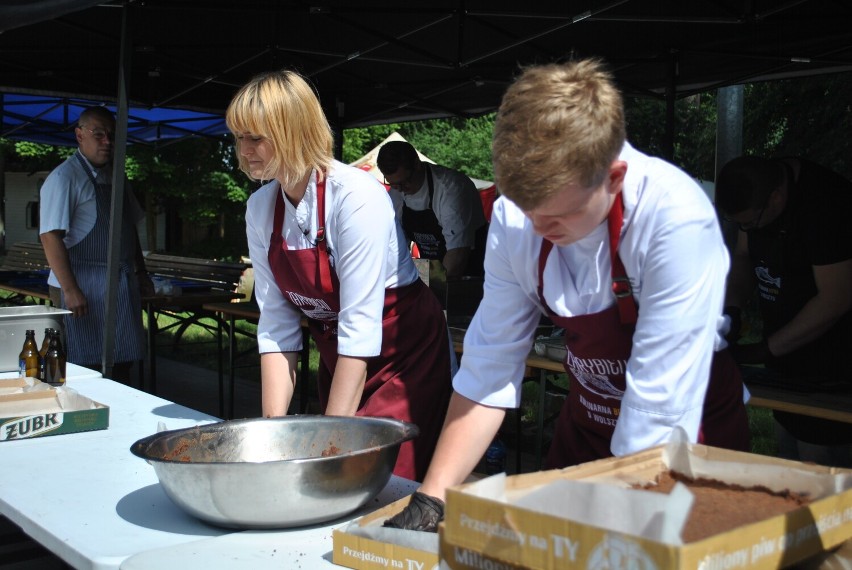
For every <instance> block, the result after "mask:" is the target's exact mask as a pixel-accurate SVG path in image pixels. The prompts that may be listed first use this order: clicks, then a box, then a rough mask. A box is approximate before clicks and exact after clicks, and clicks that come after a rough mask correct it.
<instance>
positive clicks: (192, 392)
mask: <svg viewBox="0 0 852 570" xmlns="http://www.w3.org/2000/svg"><path fill="white" fill-rule="evenodd" d="M235 383H236V387H235V394H234V395H235V398H234V418H254V417H259V416H260V415H261V411H260V384H259V383H257V382H255V381H248V380H245V379H243V378H239V377H238V378H236V382H235ZM227 386H228V377H227V374H226V375H225V387H226V398H227V397H228V394H227ZM157 395H158V396H160V397H161V398H165V399H167V400H171V401H172V402H175V403H178V404H181V405H184V406H186V407H188V408H193V409H196V410H199V411H202V412H205V413H208V414H211V415H214V416H216V417H222V416H220V414H219V374H218V372H217V371H215V370H207V369H205V368H201V367H198V366H194V365H192V364H191V363H186V362H180V361H177V360H171V359H166V358H161V357H158V358H157ZM226 401H227V400H226Z"/></svg>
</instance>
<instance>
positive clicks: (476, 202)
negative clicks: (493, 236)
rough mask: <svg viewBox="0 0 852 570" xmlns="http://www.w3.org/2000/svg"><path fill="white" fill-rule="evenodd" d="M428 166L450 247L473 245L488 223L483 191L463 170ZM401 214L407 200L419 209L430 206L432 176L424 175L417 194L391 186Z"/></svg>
mask: <svg viewBox="0 0 852 570" xmlns="http://www.w3.org/2000/svg"><path fill="white" fill-rule="evenodd" d="M423 167H424V168H428V169H429V170H431V172H432V180H433V184H434V196H433V199H432V211H433V212H434V213H435V217H436V218H438V223H439V224H441V233H442V234H443V235H444V241H446V242H447V249H457V248H460V247H468V248H470V247H473V246H474V241H475V237H476V230H478V229H479V228H480V227H482V226H484V225H485V214H484V213H483V211H482V200H481V198H480V197H479V190H477V189H476V185H475V184H474V183H473V180H471V179H470V178H469V177H467V176H465V175H464V174H463V173H461V172H459V171H457V170H453V169H451V168H445V167H443V166H438V165H437V164H429V163H427V162H424V163H423ZM391 194H392V198H393V201H394V207H395V208H396V209H397V216H398V217H400V218H401V216H402V205H403V203H404V204H405V205H406V206H408V207H409V208H411V209H412V210H415V211H418V212H419V211H423V210H428V209H429V177H428V174H427V175H425V176H424V179H423V184H422V185H421V186H420V189H419V190H418V191H417V192H415V193H414V194H404V193H402V192H400V191H399V190H395V189H391Z"/></svg>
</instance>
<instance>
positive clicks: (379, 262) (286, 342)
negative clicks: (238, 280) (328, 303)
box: [246, 161, 419, 357]
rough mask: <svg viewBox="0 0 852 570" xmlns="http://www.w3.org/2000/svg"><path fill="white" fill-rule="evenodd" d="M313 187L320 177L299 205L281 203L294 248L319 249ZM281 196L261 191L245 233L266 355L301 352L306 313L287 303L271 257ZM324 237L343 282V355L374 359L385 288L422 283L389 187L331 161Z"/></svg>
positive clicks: (271, 189) (271, 186)
mask: <svg viewBox="0 0 852 570" xmlns="http://www.w3.org/2000/svg"><path fill="white" fill-rule="evenodd" d="M316 189H317V188H316V175H315V174H312V175H311V178H310V181H309V182H308V187H307V190H306V192H305V195H304V197H303V198H302V200H301V201H300V202H299V205H298V207H294V206H293V204H291V203H290V201H289V200H287V199H286V197H285V199H284V207H285V212H284V231H283V236H284V240H285V242H286V243H287V245H288V246H289V247H290V248H292V249H307V248H312V247H315V244H316V233H317V227H318V224H317V219H316V217H317V195H316ZM278 192H281V187H280V185H279V183H278V182H277V181H272V182H270V183H268V184H266V185H264V186H263V187H261V188H260V189H259V190H257V191H256V192H255V193H254V194H252V196H251V197H250V198H249V200H248V206H247V209H246V235H247V237H248V246H249V253H250V255H251V260H252V266H253V267H254V279H255V295H256V298H257V303H258V306H259V308H260V320H259V323H258V330H257V341H258V349H259V351H260V352H261V353H264V352H294V351H299V350H301V348H302V333H301V328H300V325H299V321H300V319H301V317H302V312H301V311H300V310H299V309H298V308H296V307H295V306H294V305H293V304H291V303H290V302H289V301H286V300H285V299H284V297H283V295H282V294H281V290H280V289H279V288H278V285H277V284H276V283H275V279H274V278H273V276H272V270H271V269H270V267H269V258H268V257H267V255H268V251H269V241H270V238H271V236H272V222H273V216H274V213H275V199H276V196H277V193H278ZM305 232H307V234H306V233H305ZM325 239H326V243H327V245H328V251H329V259H330V262H331V264H332V267H333V268H334V271H335V273H336V274H337V277H338V279H339V281H340V313H339V315H338V319H339V320H338V329H337V330H338V354H342V355H346V356H358V357H369V356H377V355H378V354H379V353H380V352H381V343H382V309H383V307H384V299H385V289H386V288H398V287H403V286H405V285H409V284H411V283H413V282H414V281H415V280H416V279H419V274H418V273H417V268H416V267H415V265H414V262H413V261H412V260H411V255H410V254H409V251H408V247H407V246H406V241H405V234H404V233H403V232H402V229H401V228H400V226H399V223H398V222H397V220H396V219H395V217H394V211H393V206H392V204H391V200H390V197H389V196H388V194H387V190H385V188H384V186H382V185H381V184H380V183H379V182H378V181H377V180H376V179H375V178H374V177H373V176H371V175H370V174H368V173H366V172H364V171H363V170H360V169H357V168H353V167H351V166H347V165H345V164H343V163H341V162H337V161H334V162H333V163H332V165H331V168H330V170H329V173H328V176H327V179H326V183H325Z"/></svg>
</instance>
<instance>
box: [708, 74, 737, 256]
mask: <svg viewBox="0 0 852 570" xmlns="http://www.w3.org/2000/svg"><path fill="white" fill-rule="evenodd" d="M744 101H745V90H744V88H743V86H742V85H731V86H730V87H722V88H720V89H717V90H716V165H715V169H716V172H715V176H714V177H713V180H714V181H715V180H716V178H718V176H719V171H720V170H721V169H722V167H723V166H724V165H725V164H727V162H728V161H729V160H731V159H733V158H736V157H738V156H740V155H741V154H742V153H743V115H744V111H743V107H744ZM719 219H720V223H721V226H722V235H723V236H724V238H725V244H726V245H727V246H728V249H729V250H731V251H733V249H734V246H735V245H736V241H737V234H738V231H737V226H736V224H732V223H731V222H726V221H725V220H724V218H722V217H721V216H720V217H719Z"/></svg>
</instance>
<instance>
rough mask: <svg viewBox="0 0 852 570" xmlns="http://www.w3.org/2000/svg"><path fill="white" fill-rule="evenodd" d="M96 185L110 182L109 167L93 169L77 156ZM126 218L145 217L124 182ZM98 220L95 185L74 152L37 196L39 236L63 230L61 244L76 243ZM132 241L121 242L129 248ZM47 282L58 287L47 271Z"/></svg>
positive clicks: (110, 172) (51, 273)
mask: <svg viewBox="0 0 852 570" xmlns="http://www.w3.org/2000/svg"><path fill="white" fill-rule="evenodd" d="M80 156H81V158H82V159H83V161H84V162H85V164H86V166H87V167H88V168H89V169H90V171H91V172H92V174H93V175H94V177H95V179H96V180H97V182H98V183H99V184H112V167H111V166H109V165H108V166H105V167H103V168H95V167H93V166H92V165H91V163H89V161H88V160H86V157H85V156H82V155H80ZM124 192H125V196H126V198H127V200H126V201H125V203H124V204H125V207H129V208H130V211H129V212H124V216H125V219H131V220H134V221H135V222H136V223H139V221H141V220H142V219H144V217H145V212H144V210H142V207H141V206H140V205H139V202H138V201H137V200H136V197H135V196H134V195H133V192H132V189H131V188H130V184H129V183H127V182H126V181H125V189H124ZM97 219H98V206H97V201H96V199H95V187H94V186H93V185H92V181H91V179H90V178H89V175H88V174H86V171H85V170H83V166H82V165H81V164H80V161H79V160H78V159H77V156H76V153H75V154H72V155H71V156H69V157H68V158H67V159H66V160H65V162H63V163H62V164H60V165H59V166H57V167H56V168H55V169H53V171H52V172H51V173H50V174H49V175H48V176H47V178H46V179H45V181H44V184H43V185H42V187H41V190H40V196H39V235H40V234H45V233H47V232H50V231H54V230H62V231H64V232H65V237H64V238H63V240H62V241H63V243H64V244H65V247H66V248H70V247H71V246H74V245H77V244H78V243H80V242H81V241H82V240H83V238H85V237H86V236H87V235H89V232H90V231H92V228H93V227H94V226H95V222H96V221H97ZM130 245H131V244H122V246H123V247H128V248H129V247H130ZM47 282H48V284H49V285H53V286H54V287H59V280H58V279H56V276H55V275H54V274H53V271H51V272H50V275H49V276H48V279H47Z"/></svg>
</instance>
